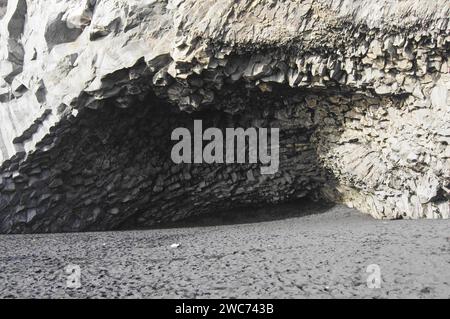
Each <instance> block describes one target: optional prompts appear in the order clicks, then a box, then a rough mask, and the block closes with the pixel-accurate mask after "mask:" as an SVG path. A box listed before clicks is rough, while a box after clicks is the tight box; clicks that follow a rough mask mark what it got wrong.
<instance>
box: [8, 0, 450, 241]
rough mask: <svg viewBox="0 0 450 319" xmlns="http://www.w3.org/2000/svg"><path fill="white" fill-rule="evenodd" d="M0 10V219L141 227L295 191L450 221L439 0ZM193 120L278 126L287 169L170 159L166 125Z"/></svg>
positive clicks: (63, 226) (15, 4)
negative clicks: (263, 170)
mask: <svg viewBox="0 0 450 319" xmlns="http://www.w3.org/2000/svg"><path fill="white" fill-rule="evenodd" d="M0 4H3V3H2V2H0ZM1 8H3V11H4V13H3V18H2V20H1V22H0V23H1V30H2V31H1V34H0V42H1V48H2V49H1V61H0V73H1V74H0V75H1V77H0V103H1V104H0V123H1V126H0V133H1V134H0V162H1V163H3V164H2V166H1V169H0V176H1V184H0V185H1V186H0V205H1V207H0V208H1V210H0V211H1V213H0V229H1V231H2V232H32V231H43V232H49V231H59V230H66V231H76V230H87V229H91V230H94V229H112V228H118V227H122V226H123V225H128V226H130V225H141V226H146V225H147V226H148V225H154V224H155V223H158V222H161V221H170V220H175V219H181V218H183V217H185V216H189V215H192V214H199V213H208V212H213V211H214V210H216V209H218V208H231V207H237V206H245V205H258V204H261V203H276V202H280V201H285V200H290V199H295V198H299V197H304V196H312V197H314V198H327V199H331V200H333V201H341V202H344V203H346V204H347V205H349V206H354V207H357V208H358V209H359V210H361V211H362V212H365V213H369V214H371V215H372V216H374V217H376V218H423V217H427V218H448V217H449V210H450V207H449V205H450V203H449V197H450V193H449V188H450V158H449V157H450V155H449V152H450V149H449V143H450V133H449V132H450V112H449V100H450V94H449V90H450V74H449V66H448V65H449V64H448V56H449V50H450V32H449V31H450V25H449V16H450V15H449V13H450V4H449V3H448V1H444V0H442V1H434V2H432V3H427V5H424V4H422V3H420V2H418V1H415V0H406V1H402V2H391V1H384V0H378V1H369V0H357V1H352V2H341V1H333V0H319V1H303V2H300V3H299V2H298V1H272V2H271V3H268V2H265V1H251V0H248V1H239V2H236V1H231V0H229V1H228V0H227V1H215V0H208V1H194V0H184V1H164V0H148V1H142V0H131V1H125V0H103V1H93V0H86V1H75V0H73V1H72V0H66V1H56V0H51V1H50V0H45V1H43V0H37V1H25V0H10V1H8V5H7V7H6V10H5V6H4V5H0V10H2V9H1ZM1 12H2V11H0V13H1ZM0 16H1V15H0ZM161 106H163V107H162V108H161ZM176 111H177V112H176ZM179 111H181V113H178V112H179ZM198 117H204V118H205V120H208V121H209V123H210V124H211V125H218V123H222V125H225V123H226V124H227V125H228V126H236V127H237V126H243V125H246V126H251V125H254V126H257V127H260V126H263V125H266V126H272V127H279V128H280V130H281V141H280V142H281V144H282V150H281V153H282V155H281V158H282V159H281V162H280V167H281V169H280V172H279V173H278V174H276V175H274V176H272V177H262V176H258V173H257V172H258V167H252V166H251V165H250V166H245V165H244V166H236V167H234V166H233V167H209V166H205V167H203V166H202V167H181V166H180V167H177V166H174V165H173V164H172V162H171V161H170V158H168V157H167V152H170V145H169V143H168V139H169V138H170V130H171V129H173V128H174V125H179V124H180V123H181V124H183V125H186V126H189V123H192V122H193V121H192V120H193V119H194V118H198ZM150 128H151V129H150ZM283 132H284V133H283ZM18 207H20V209H19V211H17V208H18Z"/></svg>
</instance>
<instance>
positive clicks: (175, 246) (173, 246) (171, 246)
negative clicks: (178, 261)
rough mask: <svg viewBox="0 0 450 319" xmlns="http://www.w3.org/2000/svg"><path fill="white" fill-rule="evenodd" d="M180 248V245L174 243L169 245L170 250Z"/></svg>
mask: <svg viewBox="0 0 450 319" xmlns="http://www.w3.org/2000/svg"><path fill="white" fill-rule="evenodd" d="M180 246H181V244H178V243H176V244H172V245H170V248H178V247H180Z"/></svg>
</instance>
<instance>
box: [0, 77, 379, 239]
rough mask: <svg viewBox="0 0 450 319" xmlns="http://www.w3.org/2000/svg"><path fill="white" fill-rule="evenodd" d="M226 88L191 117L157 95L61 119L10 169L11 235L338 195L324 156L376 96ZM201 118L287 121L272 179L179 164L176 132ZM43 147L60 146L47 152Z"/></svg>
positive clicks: (119, 225) (5, 227)
mask: <svg viewBox="0 0 450 319" xmlns="http://www.w3.org/2000/svg"><path fill="white" fill-rule="evenodd" d="M221 92H222V93H220V94H223V96H222V97H220V96H219V97H218V99H217V100H218V101H221V102H217V103H215V104H212V105H209V106H205V107H203V108H201V109H199V110H193V111H192V112H185V111H180V108H179V107H178V106H174V105H171V104H168V103H166V102H164V101H163V100H161V99H159V98H157V97H156V96H155V95H153V94H149V95H148V96H147V97H146V98H145V99H144V100H143V101H142V102H136V103H133V105H131V106H130V107H128V108H119V107H117V106H116V105H115V103H114V101H112V100H111V101H105V102H104V105H103V106H102V107H101V108H99V109H96V110H93V109H89V108H83V109H81V110H80V111H79V112H78V115H77V116H76V117H75V116H73V115H71V116H68V117H67V118H66V119H64V120H62V121H60V123H59V124H58V125H57V126H56V127H54V128H52V130H51V133H50V134H49V135H48V136H46V137H45V138H44V139H43V140H42V141H41V142H40V143H41V144H42V145H39V147H38V150H37V151H35V152H33V153H31V154H29V155H28V156H27V157H26V158H25V159H17V161H15V160H12V161H9V162H8V167H7V168H6V169H4V170H5V172H6V174H3V175H4V177H3V183H2V185H3V186H2V189H1V197H0V209H1V212H2V213H1V219H2V220H1V223H0V224H1V225H2V228H1V232H4V233H27V232H74V231H102V230H118V229H143V228H150V227H155V226H158V225H165V226H167V225H170V224H171V223H176V222H178V221H181V220H185V219H186V218H191V217H192V218H197V217H196V216H201V215H207V214H209V216H211V215H213V214H216V213H217V214H220V212H230V211H240V212H241V213H242V214H246V212H249V213H248V214H251V213H250V211H251V210H254V209H258V208H260V207H265V206H267V205H277V204H281V203H290V202H291V203H297V204H298V205H302V204H301V203H302V202H299V201H298V200H301V199H305V198H308V199H312V200H315V201H319V202H323V203H326V202H329V201H330V200H332V201H336V199H337V197H336V196H338V194H337V193H336V192H335V184H336V180H335V179H334V175H333V172H331V170H330V169H329V168H328V167H327V166H326V162H325V161H324V159H325V160H327V157H326V156H327V154H328V152H329V150H332V149H333V148H334V147H335V146H339V145H340V143H342V141H340V136H341V135H342V134H343V132H344V131H345V130H344V127H345V126H346V125H348V123H347V120H348V119H349V117H346V116H345V114H347V113H349V114H350V113H352V112H353V113H355V109H356V110H359V111H358V112H360V113H361V112H363V113H364V112H366V110H365V108H366V105H368V104H370V103H367V97H364V96H359V95H351V94H350V95H349V94H345V95H344V94H336V93H334V92H333V93H330V92H320V91H318V92H316V91H314V92H312V91H305V90H294V89H290V90H286V89H282V88H280V89H278V88H277V87H273V89H272V90H270V91H261V90H260V89H258V88H255V89H252V90H249V89H246V88H242V86H232V87H229V88H226V89H224V90H222V91H221ZM374 101H375V102H378V103H379V104H380V103H381V101H379V100H376V99H375V98H372V102H374ZM372 104H373V103H372ZM355 114H356V113H355ZM358 114H359V113H358ZM352 116H353V115H352ZM353 117H355V116H353ZM195 119H201V120H202V121H203V125H204V127H205V128H208V127H217V128H226V127H234V128H236V127H242V128H244V129H245V128H249V127H266V128H271V127H276V128H279V129H280V142H279V143H280V167H279V171H278V172H277V173H276V174H273V175H262V174H261V172H260V166H261V165H260V164H259V163H256V164H249V163H247V164H175V163H173V162H172V160H171V156H170V154H171V149H172V147H173V144H174V143H175V142H174V141H172V140H171V132H172V131H173V129H174V128H177V127H185V128H189V129H191V130H192V127H193V123H194V120H195ZM347 142H348V143H353V144H355V145H356V144H361V142H362V141H361V140H358V139H352V140H349V141H346V143H347ZM45 145H51V147H50V148H49V149H48V150H46V151H43V150H42V149H45V147H44V146H45ZM8 172H9V173H8ZM13 172H17V173H13ZM304 203H306V202H304ZM271 207H273V206H271ZM273 211H276V209H274V210H273ZM243 219H244V220H245V218H243Z"/></svg>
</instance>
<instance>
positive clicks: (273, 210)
mask: <svg viewBox="0 0 450 319" xmlns="http://www.w3.org/2000/svg"><path fill="white" fill-rule="evenodd" d="M335 205H336V204H334V203H331V202H327V201H313V200H311V199H309V198H301V199H296V200H292V201H289V202H286V203H281V204H272V205H265V206H264V207H239V208H233V209H227V210H222V211H217V212H210V213H206V214H201V215H195V216H190V217H187V218H185V219H183V220H179V221H175V222H170V223H162V224H159V225H155V226H153V227H150V228H149V227H145V228H141V229H167V228H192V227H209V226H223V225H239V224H253V223H261V222H269V221H276V220H283V219H290V218H296V217H305V216H311V215H317V214H323V213H325V212H327V211H328V210H330V209H331V208H333V207H334V206H335ZM134 229H136V227H134ZM137 229H140V228H137ZM122 230H129V229H122Z"/></svg>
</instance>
